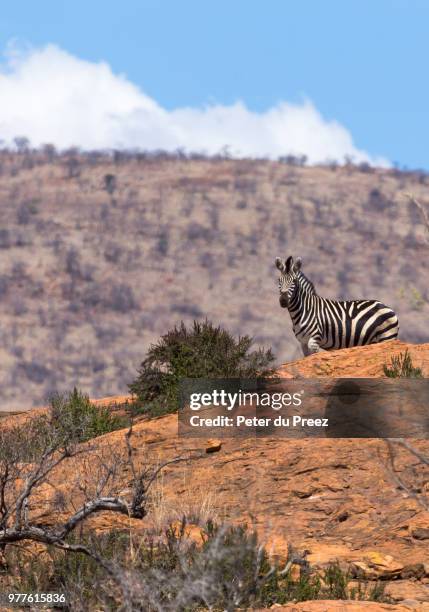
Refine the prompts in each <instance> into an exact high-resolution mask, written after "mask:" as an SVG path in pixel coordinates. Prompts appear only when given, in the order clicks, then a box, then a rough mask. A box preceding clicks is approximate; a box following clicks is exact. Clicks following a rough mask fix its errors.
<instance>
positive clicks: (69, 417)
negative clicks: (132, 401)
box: [48, 388, 127, 442]
mask: <svg viewBox="0 0 429 612" xmlns="http://www.w3.org/2000/svg"><path fill="white" fill-rule="evenodd" d="M48 421H49V427H50V430H51V431H53V432H54V433H55V435H58V436H60V437H64V439H69V440H71V441H73V442H85V441H86V440H89V439H90V438H96V437H97V436H101V435H103V434H105V433H109V432H110V431H115V430H116V429H121V428H122V427H126V425H127V420H126V419H125V418H123V417H120V416H118V415H115V414H112V412H111V410H110V408H109V407H107V406H96V405H95V404H93V403H92V402H91V400H90V399H89V397H88V395H85V394H84V393H81V392H80V391H78V389H76V388H74V389H73V391H72V392H71V393H66V394H57V395H55V396H54V397H52V399H51V405H50V410H49V419H48Z"/></svg>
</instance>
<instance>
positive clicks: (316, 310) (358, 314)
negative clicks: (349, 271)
mask: <svg viewBox="0 0 429 612" xmlns="http://www.w3.org/2000/svg"><path fill="white" fill-rule="evenodd" d="M276 266H277V268H278V269H279V270H280V272H281V276H280V278H279V289H280V306H281V307H282V308H287V309H288V310H289V314H290V316H291V319H292V324H293V331H294V334H295V336H296V338H297V340H298V341H299V342H300V343H301V347H302V351H303V353H304V356H305V357H307V355H311V354H312V353H318V352H319V351H320V350H322V349H324V350H331V349H339V348H346V347H351V346H362V345H364V344H374V343H376V342H384V341H385V340H392V339H394V338H396V337H397V336H398V331H399V324H398V317H397V316H396V314H395V313H394V312H393V310H392V309H391V308H389V307H388V306H385V305H384V304H382V303H381V302H378V301H377V300H353V301H348V302H345V301H337V300H328V299H325V298H323V297H320V296H319V295H317V293H316V290H315V288H314V285H313V283H312V282H311V281H310V280H309V279H308V278H307V277H306V276H305V275H304V274H303V272H301V266H302V261H301V258H300V257H297V258H296V260H295V261H294V259H293V257H288V258H287V259H286V260H285V262H284V263H283V261H282V260H281V259H280V258H279V257H277V258H276Z"/></svg>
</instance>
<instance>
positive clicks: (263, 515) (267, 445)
mask: <svg viewBox="0 0 429 612" xmlns="http://www.w3.org/2000/svg"><path fill="white" fill-rule="evenodd" d="M407 348H408V349H409V351H410V353H411V356H412V359H413V362H414V365H415V366H419V367H421V368H422V370H423V372H424V373H425V374H426V375H429V345H421V346H413V345H405V344H404V343H401V342H399V341H395V342H390V343H385V344H382V345H374V346H369V347H363V348H355V349H349V350H344V351H336V352H332V353H322V354H319V355H314V356H312V357H309V358H307V359H305V360H301V361H298V362H294V363H291V364H286V365H284V366H283V367H282V368H281V370H280V373H281V374H282V375H284V376H285V377H289V376H320V375H323V376H334V377H339V376H347V377H349V376H367V377H369V376H381V375H382V373H383V369H382V366H383V364H384V363H386V362H388V361H389V358H390V356H391V355H393V354H399V353H400V352H404V351H405V349H407ZM116 399H118V398H116ZM104 401H106V400H104ZM30 417H31V413H28V414H27V415H26V416H25V417H24V416H23V415H21V416H19V417H9V418H7V419H4V421H3V426H8V424H9V425H10V424H11V423H13V422H17V419H23V418H30ZM413 444H414V446H415V448H416V449H418V450H420V451H421V452H424V453H426V455H429V442H428V441H424V440H420V441H414V442H413ZM91 445H92V446H93V447H94V446H95V448H96V452H97V453H102V452H104V451H107V452H108V450H109V449H110V448H115V450H116V451H118V450H120V449H121V448H122V449H124V450H125V439H124V431H117V432H114V433H111V434H107V435H105V436H102V437H100V438H97V439H96V440H95V441H92V442H91ZM133 448H134V449H135V452H136V456H137V458H138V460H139V461H141V462H142V463H143V462H152V463H154V464H156V463H159V461H164V460H168V459H171V458H173V457H176V456H178V455H182V456H187V455H189V457H194V458H193V459H192V458H190V459H189V461H186V462H184V463H180V464H178V465H175V466H172V467H169V468H167V469H166V470H165V472H164V476H163V478H162V481H160V483H158V484H157V485H156V487H157V490H156V495H155V496H154V499H153V500H152V505H151V512H150V513H149V516H148V517H147V518H146V519H144V520H143V521H132V522H131V524H132V527H133V529H134V530H136V531H139V530H146V529H151V528H153V527H154V526H156V525H159V524H161V523H163V522H165V521H168V520H173V521H174V520H180V518H181V516H182V515H183V514H188V515H190V516H193V517H195V520H197V519H199V520H200V521H204V520H205V519H207V518H214V519H217V520H221V521H227V522H232V523H241V524H242V523H247V524H249V525H251V526H254V527H255V528H256V529H257V530H258V532H259V534H260V537H261V540H262V541H263V542H265V544H266V546H267V549H268V551H269V553H270V554H271V555H272V556H273V557H276V558H277V559H278V560H279V562H283V561H284V560H285V559H286V557H287V554H288V547H289V545H292V546H293V548H294V549H295V550H297V551H300V553H301V554H304V555H305V556H306V558H307V560H308V561H309V562H310V563H311V564H312V565H313V566H316V567H320V568H323V567H324V566H325V565H326V564H328V563H329V562H332V561H338V562H339V563H340V565H342V566H343V567H344V568H348V569H350V571H351V572H352V573H353V575H354V576H355V577H356V579H363V580H370V581H373V580H383V581H385V582H386V584H387V585H388V586H387V592H388V593H389V595H390V596H391V598H392V599H393V601H395V602H397V604H398V605H392V606H388V605H387V604H376V603H362V602H347V603H343V604H341V603H340V602H322V601H318V602H311V603H305V604H304V603H303V604H293V605H289V606H285V607H284V608H276V609H278V610H280V609H284V610H290V611H292V610H296V611H297V612H298V611H299V612H306V611H308V612H322V610H326V611H328V610H329V611H331V610H332V611H336V610H338V612H339V611H340V610H346V611H348V610H350V611H353V612H354V610H360V609H362V610H368V612H379V611H380V612H381V610H389V609H390V610H392V611H398V612H399V611H402V610H410V609H413V610H428V604H427V602H429V585H428V583H429V548H428V539H429V516H428V513H427V512H425V510H424V509H423V507H422V505H421V504H420V503H419V497H420V498H422V499H426V496H427V493H428V492H429V471H428V468H427V467H426V468H425V467H424V466H423V465H421V464H420V462H419V461H418V459H417V458H416V457H415V456H413V455H412V454H410V453H408V452H407V451H406V449H401V450H398V455H397V457H396V462H395V470H396V471H395V474H396V475H397V476H399V477H400V478H401V479H405V480H407V479H411V481H412V482H413V483H414V485H415V488H414V489H413V490H412V491H411V493H408V492H407V491H404V490H403V489H401V487H400V486H398V482H397V480H395V478H394V475H392V474H391V473H390V472H389V470H390V469H391V468H390V467H389V464H388V452H387V446H386V443H385V441H383V440H378V439H366V440H354V439H318V440H314V439H311V440H310V439H303V440H285V439H279V438H275V439H274V438H245V439H241V438H224V439H223V440H222V442H220V441H219V440H210V441H207V440H204V439H183V438H180V437H178V435H177V415H168V416H165V417H160V418H157V419H152V420H144V421H140V422H138V423H136V424H135V426H134V436H133ZM93 452H94V451H93ZM78 462H79V459H78V458H74V459H73V460H70V461H69V462H68V463H67V465H66V466H65V468H63V469H62V471H61V473H58V474H55V477H53V478H52V479H51V482H50V484H49V485H46V487H45V489H44V491H43V496H42V497H43V499H39V502H38V507H33V508H32V509H31V511H32V512H33V513H35V514H37V515H39V514H40V516H41V517H42V516H43V517H44V520H48V517H49V516H50V513H52V512H54V506H53V498H54V493H55V490H56V489H58V488H63V489H64V491H65V492H66V491H67V487H68V486H69V483H70V482H71V481H72V480H73V478H74V473H75V472H76V469H77V467H76V466H77V463H78ZM79 469H80V470H84V469H85V466H84V465H83V464H79ZM123 484H124V489H125V488H126V486H127V479H126V477H124V483H123ZM118 520H119V523H120V522H121V520H122V519H115V521H118ZM119 523H115V525H118V524H119ZM125 523H126V524H127V526H128V525H129V524H130V523H129V521H128V519H127V520H126V521H125V519H124V524H125ZM93 526H94V527H95V528H97V529H102V530H104V529H109V528H111V527H112V518H111V517H110V516H109V515H108V514H106V515H103V516H100V517H98V518H96V519H94V520H93ZM196 533H197V532H196ZM400 602H403V603H401V604H400V605H399V603H400ZM410 602H411V603H410ZM341 606H342V607H341ZM410 606H411V607H410ZM413 606H414V607H413Z"/></svg>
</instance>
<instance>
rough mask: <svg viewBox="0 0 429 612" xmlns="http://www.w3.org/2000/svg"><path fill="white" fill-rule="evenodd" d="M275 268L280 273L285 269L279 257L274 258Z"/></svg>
mask: <svg viewBox="0 0 429 612" xmlns="http://www.w3.org/2000/svg"><path fill="white" fill-rule="evenodd" d="M276 267H277V268H278V269H279V270H280V272H284V269H285V267H284V264H283V263H282V260H281V259H280V257H276Z"/></svg>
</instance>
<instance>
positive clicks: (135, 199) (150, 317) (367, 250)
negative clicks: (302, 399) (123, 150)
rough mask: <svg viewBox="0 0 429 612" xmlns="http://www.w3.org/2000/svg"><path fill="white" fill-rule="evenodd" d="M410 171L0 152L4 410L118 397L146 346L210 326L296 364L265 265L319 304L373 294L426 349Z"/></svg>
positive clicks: (421, 181) (0, 390) (420, 239)
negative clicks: (77, 391) (280, 268)
mask: <svg viewBox="0 0 429 612" xmlns="http://www.w3.org/2000/svg"><path fill="white" fill-rule="evenodd" d="M428 185H429V178H428V177H427V176H426V175H425V174H423V173H420V172H399V171H397V170H374V169H371V168H370V167H368V166H365V165H364V166H362V167H355V166H351V165H349V166H345V167H337V166H335V165H332V166H329V167H308V168H307V167H301V166H299V165H297V164H296V163H294V160H290V161H289V163H280V162H268V161H263V160H254V161H252V160H228V159H222V158H219V159H204V158H201V159H198V158H196V159H182V158H181V157H180V155H179V156H177V157H176V158H169V157H168V156H165V155H164V156H163V155H161V154H160V155H153V156H149V155H143V154H135V155H134V154H128V155H125V154H122V155H120V154H116V155H115V156H113V157H112V156H108V155H103V154H100V153H90V154H87V155H81V154H79V153H78V152H76V151H69V152H67V153H66V154H64V155H61V156H59V155H56V154H55V151H54V150H52V148H49V147H48V148H47V149H46V150H45V151H44V152H40V153H37V152H33V153H32V152H23V153H20V154H11V153H9V152H7V151H6V152H2V153H0V207H1V212H2V216H3V220H4V221H3V224H2V228H3V229H1V230H0V254H1V258H2V270H1V273H0V317H1V321H2V324H1V345H0V359H1V362H2V368H1V372H0V404H1V406H2V408H3V409H8V410H13V409H17V408H20V407H22V406H23V405H40V404H41V403H43V402H44V401H46V397H47V396H48V395H49V394H50V393H51V392H52V391H54V390H69V389H71V388H72V387H73V386H74V385H77V386H79V387H80V388H81V389H82V390H84V391H86V392H88V393H89V394H91V396H94V397H97V396H98V397H100V396H104V395H114V394H117V393H123V392H124V390H125V389H126V385H127V384H128V383H129V382H131V381H132V380H133V378H134V376H135V372H136V368H137V367H138V365H139V364H140V362H141V360H142V359H143V357H144V355H145V353H146V350H147V348H148V345H149V343H150V342H153V341H154V340H156V339H157V338H158V337H159V336H160V335H161V334H163V333H165V331H166V330H167V329H170V328H171V327H172V326H173V325H174V324H176V323H178V322H179V321H180V320H181V319H183V320H185V321H186V322H189V321H191V320H192V319H194V318H204V317H207V318H209V319H211V320H212V321H213V322H215V323H221V324H222V326H224V327H226V328H228V329H229V330H230V331H232V332H233V333H236V334H240V333H241V334H249V335H253V336H254V337H255V340H256V342H257V343H259V344H262V345H266V346H268V345H269V346H272V347H273V349H274V351H275V353H276V354H277V356H278V360H279V362H284V361H286V360H290V359H294V358H297V357H299V354H300V353H299V350H300V349H299V348H298V345H297V342H296V340H295V338H294V337H293V334H292V332H291V326H290V321H289V316H288V314H287V312H285V311H284V310H282V309H280V307H279V305H278V292H277V286H276V279H277V273H276V270H275V268H274V265H273V262H274V258H275V257H276V256H277V255H281V256H286V255H288V254H294V255H295V256H297V255H299V256H301V257H302V258H303V262H304V263H303V269H304V271H305V272H306V273H307V274H308V276H309V277H310V278H311V279H312V280H313V281H314V283H315V285H316V288H317V290H318V291H319V293H320V294H321V295H324V296H327V297H335V298H344V299H348V298H363V297H369V298H376V299H379V300H381V301H383V302H385V303H387V304H389V305H391V306H392V307H393V308H394V309H395V310H396V311H397V312H398V315H399V319H400V324H401V331H400V338H401V339H402V340H404V341H407V342H422V341H426V340H427V339H428V335H427V325H426V322H427V317H428V304H427V302H428V293H427V291H428V289H427V271H426V270H427V266H425V263H424V262H425V261H426V259H427V254H428V249H427V243H426V242H425V235H424V234H425V229H424V226H423V225H422V222H421V217H420V213H419V211H418V210H417V209H416V207H414V206H413V205H412V204H409V203H408V202H407V201H406V200H405V199H404V198H403V197H402V194H403V192H405V191H408V192H413V193H414V194H415V195H416V197H418V198H420V200H421V201H422V203H423V204H424V205H425V204H427V203H428V202H429V196H428Z"/></svg>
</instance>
